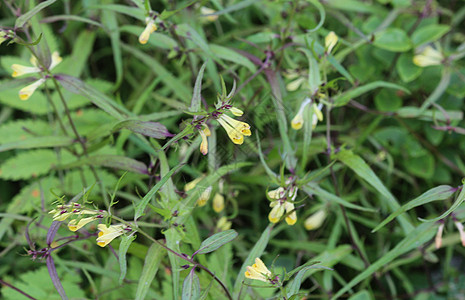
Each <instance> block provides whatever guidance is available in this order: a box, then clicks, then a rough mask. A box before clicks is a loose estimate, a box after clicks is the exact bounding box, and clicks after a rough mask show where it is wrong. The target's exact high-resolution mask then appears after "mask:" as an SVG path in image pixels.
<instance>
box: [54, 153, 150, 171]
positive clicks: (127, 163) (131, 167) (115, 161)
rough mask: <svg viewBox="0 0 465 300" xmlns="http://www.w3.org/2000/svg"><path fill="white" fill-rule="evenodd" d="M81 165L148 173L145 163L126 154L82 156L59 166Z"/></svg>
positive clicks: (71, 166)
mask: <svg viewBox="0 0 465 300" xmlns="http://www.w3.org/2000/svg"><path fill="white" fill-rule="evenodd" d="M82 165H90V166H104V167H108V168H115V169H120V170H124V171H131V172H134V173H139V174H148V168H147V166H146V165H145V163H143V162H140V161H138V160H135V159H133V158H129V157H126V156H119V155H107V154H100V155H92V156H89V157H83V158H81V159H79V160H78V161H76V162H73V163H71V164H67V165H63V166H62V167H61V168H63V169H66V168H74V167H79V166H82Z"/></svg>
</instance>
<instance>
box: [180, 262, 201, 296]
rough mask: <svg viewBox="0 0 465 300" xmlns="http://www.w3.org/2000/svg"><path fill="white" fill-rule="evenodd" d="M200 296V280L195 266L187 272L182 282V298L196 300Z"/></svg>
mask: <svg viewBox="0 0 465 300" xmlns="http://www.w3.org/2000/svg"><path fill="white" fill-rule="evenodd" d="M199 297H200V281H199V277H198V276H197V274H195V268H192V270H191V271H190V272H189V275H187V276H186V278H185V279H184V283H183V284H182V298H181V299H182V300H197V299H198V298H199Z"/></svg>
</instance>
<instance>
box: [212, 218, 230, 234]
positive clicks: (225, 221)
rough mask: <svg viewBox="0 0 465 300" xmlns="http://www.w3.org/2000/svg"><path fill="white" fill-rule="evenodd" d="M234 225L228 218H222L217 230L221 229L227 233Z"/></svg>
mask: <svg viewBox="0 0 465 300" xmlns="http://www.w3.org/2000/svg"><path fill="white" fill-rule="evenodd" d="M231 225H232V223H231V222H230V221H228V218H226V217H221V218H220V219H219V220H218V224H217V225H216V228H218V229H220V230H221V231H226V230H229V229H231Z"/></svg>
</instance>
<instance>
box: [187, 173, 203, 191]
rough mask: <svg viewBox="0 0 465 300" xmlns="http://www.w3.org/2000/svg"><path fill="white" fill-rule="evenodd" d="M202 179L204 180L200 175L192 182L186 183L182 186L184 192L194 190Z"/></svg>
mask: <svg viewBox="0 0 465 300" xmlns="http://www.w3.org/2000/svg"><path fill="white" fill-rule="evenodd" d="M203 178H204V176H203V175H202V176H200V177H198V178H196V179H194V180H192V181H191V182H188V183H186V185H185V186H184V192H188V191H190V190H192V189H193V188H195V186H196V185H197V183H199V182H200V181H202V179H203Z"/></svg>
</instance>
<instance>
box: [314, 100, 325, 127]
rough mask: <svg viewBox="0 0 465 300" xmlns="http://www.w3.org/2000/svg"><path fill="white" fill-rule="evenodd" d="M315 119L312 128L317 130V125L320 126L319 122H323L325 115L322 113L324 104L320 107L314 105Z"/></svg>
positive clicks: (319, 105)
mask: <svg viewBox="0 0 465 300" xmlns="http://www.w3.org/2000/svg"><path fill="white" fill-rule="evenodd" d="M312 108H313V117H312V128H313V129H315V127H316V124H318V121H320V122H321V121H323V113H322V112H321V109H322V108H323V103H320V104H318V106H317V105H316V104H315V103H313V107H312Z"/></svg>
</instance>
